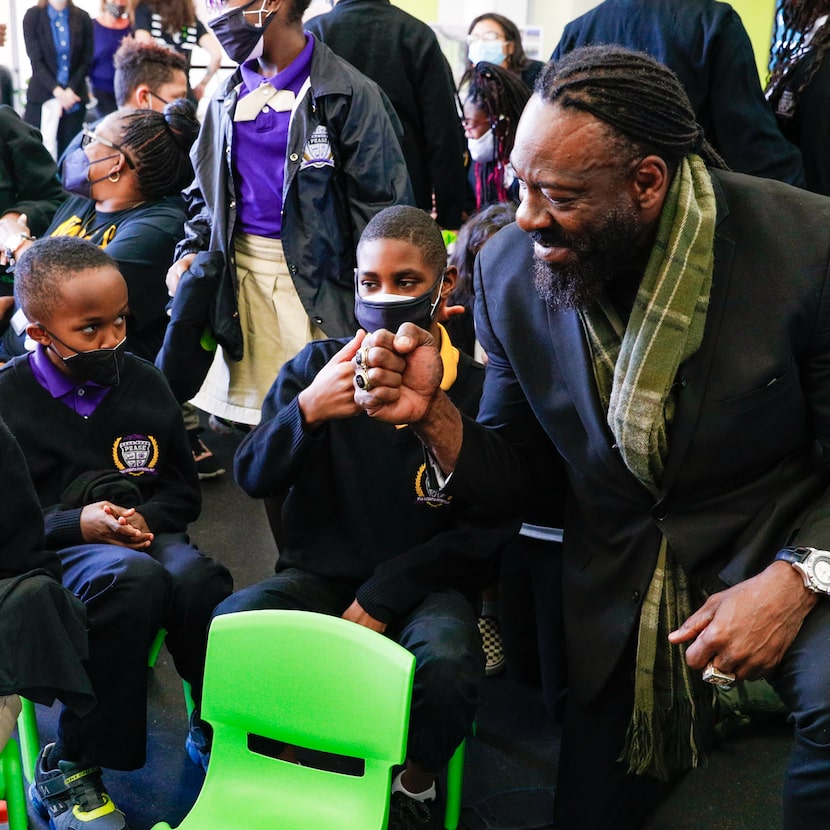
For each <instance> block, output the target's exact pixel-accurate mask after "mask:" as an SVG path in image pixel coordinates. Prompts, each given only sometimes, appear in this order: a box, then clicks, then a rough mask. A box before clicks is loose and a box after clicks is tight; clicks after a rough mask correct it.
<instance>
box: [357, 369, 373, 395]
mask: <svg viewBox="0 0 830 830" xmlns="http://www.w3.org/2000/svg"><path fill="white" fill-rule="evenodd" d="M354 382H355V385H356V386H357V388H358V389H362V390H363V391H364V392H368V391H369V390H370V389H371V388H372V380H371V378H370V377H369V372H368V371H367V370H366V369H358V370H357V371H356V372H355V373H354Z"/></svg>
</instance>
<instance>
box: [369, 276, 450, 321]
mask: <svg viewBox="0 0 830 830" xmlns="http://www.w3.org/2000/svg"><path fill="white" fill-rule="evenodd" d="M444 274H445V271H442V272H441V276H440V277H438V279H437V280H435V282H434V283H433V284H432V287H431V288H430V289H429V291H425V292H424V293H423V294H420V295H418V296H417V297H402V296H400V295H398V294H375V295H374V296H372V297H361V296H360V292H359V291H358V290H357V285H358V279H359V278H358V274H357V272H355V277H354V290H355V293H354V313H355V317H357V322H358V323H360V325H361V326H362V327H363V328H364V329H366V331H369V332H372V331H377V330H378V329H386V330H387V331H391V332H396V331H397V330H398V328H400V326H402V325H403V324H404V323H414V324H415V325H416V326H418V327H419V328H422V329H429V327H430V326H431V325H432V321H433V320H434V319H435V312H436V311H437V310H438V306H439V305H440V303H441V287H442V286H443V285H444ZM436 287H437V289H438V297H437V298H436V300H435V301H434V302H433V301H432V295H433V294H434V293H435V289H436Z"/></svg>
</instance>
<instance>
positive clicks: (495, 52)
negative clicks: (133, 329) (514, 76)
mask: <svg viewBox="0 0 830 830" xmlns="http://www.w3.org/2000/svg"><path fill="white" fill-rule="evenodd" d="M505 45H506V44H505V42H504V41H503V40H478V41H476V42H475V43H471V44H470V48H469V49H468V50H467V57H468V58H469V59H470V63H471V64H472V65H473V66H475V65H476V64H477V63H479V62H480V61H487V63H494V64H495V65H496V66H501V65H502V63H503V62H504V47H505Z"/></svg>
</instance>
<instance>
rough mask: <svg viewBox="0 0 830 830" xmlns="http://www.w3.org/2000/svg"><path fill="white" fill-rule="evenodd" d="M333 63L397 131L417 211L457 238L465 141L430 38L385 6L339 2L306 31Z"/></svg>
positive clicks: (371, 0) (375, 1) (359, 0)
mask: <svg viewBox="0 0 830 830" xmlns="http://www.w3.org/2000/svg"><path fill="white" fill-rule="evenodd" d="M305 28H306V30H307V31H310V32H311V33H312V34H313V35H314V36H315V37H317V38H318V39H319V40H322V41H323V42H324V43H325V44H326V45H327V46H328V47H329V48H330V49H331V50H332V51H333V52H334V53H335V54H336V55H339V56H340V57H341V58H344V59H345V60H347V61H348V62H349V63H350V64H351V65H352V66H354V67H356V68H357V69H359V70H360V71H361V72H362V73H363V74H364V75H366V76H368V77H369V78H371V79H372V80H373V81H374V82H375V83H376V84H377V85H378V86H379V87H380V88H381V89H382V90H383V91H384V92H385V93H386V94H387V95H388V96H389V100H390V101H391V102H392V106H393V107H394V108H395V112H396V113H397V114H398V118H400V119H401V124H402V125H403V139H402V141H401V146H402V148H403V154H404V158H405V159H406V167H407V170H408V171H409V178H410V180H411V181H412V189H413V190H414V192H415V204H416V205H417V206H418V207H419V208H421V209H422V210H425V211H427V212H430V211H431V210H432V207H433V195H434V198H435V211H436V221H437V222H438V224H439V225H440V226H441V227H442V228H447V229H450V230H457V229H458V228H459V227H460V226H461V217H462V211H463V209H464V151H465V147H464V137H463V135H462V131H461V128H460V127H459V124H458V103H457V98H456V95H455V83H454V81H453V77H452V72H451V71H450V67H449V64H448V63H447V60H446V58H445V57H444V55H443V53H442V52H441V47H440V45H439V44H438V39H437V38H436V37H435V34H434V32H433V31H432V29H430V27H429V26H427V24H426V23H422V22H421V21H420V20H418V19H417V18H415V17H413V16H412V15H410V14H407V13H406V12H404V11H402V10H401V9H399V8H396V7H395V6H393V5H392V4H391V3H390V2H389V0H340V2H338V3H337V5H336V6H335V7H334V9H333V10H332V11H330V12H328V13H327V14H321V15H319V16H318V17H315V18H313V19H311V20H309V21H308V22H307V23H306V26H305Z"/></svg>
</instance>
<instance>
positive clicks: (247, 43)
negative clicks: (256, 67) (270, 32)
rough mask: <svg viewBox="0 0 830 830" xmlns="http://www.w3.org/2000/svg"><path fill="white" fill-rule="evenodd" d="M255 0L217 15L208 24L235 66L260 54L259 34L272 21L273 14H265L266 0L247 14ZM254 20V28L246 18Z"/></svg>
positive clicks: (261, 34) (261, 33)
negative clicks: (234, 62)
mask: <svg viewBox="0 0 830 830" xmlns="http://www.w3.org/2000/svg"><path fill="white" fill-rule="evenodd" d="M256 2H258V0H251V2H250V3H248V4H247V5H245V6H237V7H236V8H233V9H228V11H225V12H222V13H221V14H218V15H217V16H216V17H214V18H211V20H209V21H208V23H209V25H210V28H211V29H212V30H213V34H215V35H216V37H217V39H218V40H219V42H220V43H221V44H222V48H223V49H224V50H225V52H227V54H228V57H229V58H230V59H231V60H232V61H236V63H245V62H246V61H252V60H255V59H256V58H258V57H259V56H260V55H262V50H263V48H264V45H265V44H264V40H263V33H264V32H265V30H266V29H267V28H268V26H269V24H270V23H271V21H272V20H273V19H274V17H273V15H274V12H273V11H265V5H266V2H267V0H261V5H260V7H259V8H258V9H256V10H255V11H247V9H249V8H250V7H251V6H253V5H254V3H256ZM246 15H248V17H252V18H254V19H255V20H256V25H254V24H253V23H249V22H248V18H247V17H246Z"/></svg>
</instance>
